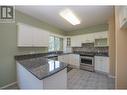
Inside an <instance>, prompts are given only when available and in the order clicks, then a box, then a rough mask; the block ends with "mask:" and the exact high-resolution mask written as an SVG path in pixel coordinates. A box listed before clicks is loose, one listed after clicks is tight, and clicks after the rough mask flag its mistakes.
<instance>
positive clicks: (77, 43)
mask: <svg viewBox="0 0 127 95" xmlns="http://www.w3.org/2000/svg"><path fill="white" fill-rule="evenodd" d="M71 47H81V38H80V36H72V37H71Z"/></svg>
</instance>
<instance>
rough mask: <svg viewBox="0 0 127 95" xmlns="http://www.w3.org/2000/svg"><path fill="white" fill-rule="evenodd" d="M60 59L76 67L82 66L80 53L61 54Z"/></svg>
mask: <svg viewBox="0 0 127 95" xmlns="http://www.w3.org/2000/svg"><path fill="white" fill-rule="evenodd" d="M58 60H59V61H60V62H64V63H67V64H70V65H73V66H74V67H77V68H79V66H80V56H79V55H78V54H66V55H61V56H58Z"/></svg>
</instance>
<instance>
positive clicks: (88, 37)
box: [71, 31, 108, 47]
mask: <svg viewBox="0 0 127 95" xmlns="http://www.w3.org/2000/svg"><path fill="white" fill-rule="evenodd" d="M105 38H106V39H108V33H107V31H103V32H97V33H90V34H84V35H78V36H71V47H82V43H94V42H95V39H105Z"/></svg>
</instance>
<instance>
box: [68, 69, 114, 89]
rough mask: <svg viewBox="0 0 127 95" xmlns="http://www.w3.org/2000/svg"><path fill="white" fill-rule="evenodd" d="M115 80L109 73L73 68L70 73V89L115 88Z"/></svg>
mask: <svg viewBox="0 0 127 95" xmlns="http://www.w3.org/2000/svg"><path fill="white" fill-rule="evenodd" d="M114 88H115V80H114V79H112V78H109V77H108V76H107V75H104V74H100V73H95V72H89V71H85V70H79V69H72V70H71V71H70V72H69V73H68V89H114Z"/></svg>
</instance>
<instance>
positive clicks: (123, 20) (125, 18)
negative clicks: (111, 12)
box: [119, 6, 127, 28]
mask: <svg viewBox="0 0 127 95" xmlns="http://www.w3.org/2000/svg"><path fill="white" fill-rule="evenodd" d="M119 21H120V28H127V6H121V7H119Z"/></svg>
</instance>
